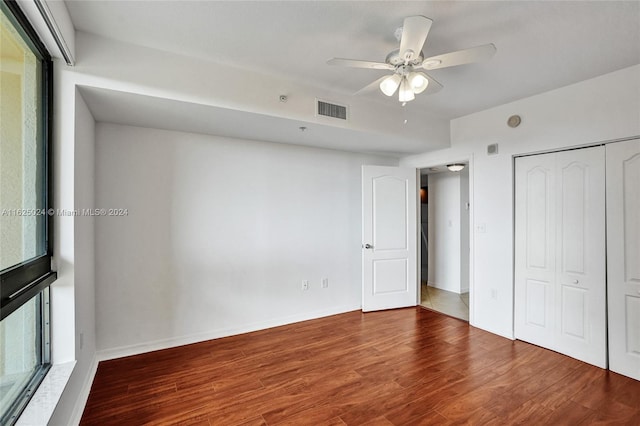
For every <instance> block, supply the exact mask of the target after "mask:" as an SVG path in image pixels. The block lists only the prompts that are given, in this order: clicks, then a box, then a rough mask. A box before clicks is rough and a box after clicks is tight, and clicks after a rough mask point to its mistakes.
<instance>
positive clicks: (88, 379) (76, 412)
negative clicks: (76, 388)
mask: <svg viewBox="0 0 640 426" xmlns="http://www.w3.org/2000/svg"><path fill="white" fill-rule="evenodd" d="M97 371H98V357H97V355H96V354H95V353H94V354H93V359H92V360H91V366H90V367H89V371H88V372H87V375H86V376H85V378H84V384H83V385H82V389H80V393H79V394H78V399H76V403H75V405H74V406H73V411H72V412H71V416H70V418H69V424H70V425H74V426H76V425H79V424H80V420H82V414H83V413H84V409H85V406H86V405H87V400H88V399H89V392H91V385H93V379H94V378H95V377H96V372H97Z"/></svg>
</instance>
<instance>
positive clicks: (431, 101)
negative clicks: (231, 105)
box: [66, 0, 640, 118]
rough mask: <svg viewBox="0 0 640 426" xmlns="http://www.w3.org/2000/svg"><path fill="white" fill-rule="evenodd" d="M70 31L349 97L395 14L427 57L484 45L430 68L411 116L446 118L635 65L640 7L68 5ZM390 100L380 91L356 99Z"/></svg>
mask: <svg viewBox="0 0 640 426" xmlns="http://www.w3.org/2000/svg"><path fill="white" fill-rule="evenodd" d="M66 4H67V7H68V9H69V12H70V15H71V17H72V20H73V23H74V26H75V28H76V29H77V30H80V31H84V32H89V33H94V34H97V35H100V36H104V37H108V38H113V39H117V40H121V41H126V42H128V43H133V44H137V45H141V46H146V47H151V48H156V49H160V50H165V51H171V52H176V53H180V54H183V55H191V56H194V57H199V58H204V59H207V60H211V61H215V62H218V63H224V64H229V65H232V66H234V67H241V68H249V69H253V70H259V71H260V72H263V73H266V74H272V75H278V76H285V77H287V78H289V79H293V80H295V81H306V82H309V83H311V84H314V85H317V86H319V87H327V88H332V89H333V90H339V91H344V92H346V93H353V92H356V91H357V90H359V89H360V88H362V87H364V86H365V85H367V84H368V83H370V82H371V81H373V80H375V79H377V78H378V77H380V76H381V75H384V71H376V70H367V69H348V68H341V67H332V66H329V65H326V61H327V59H329V58H331V57H334V56H335V57H345V58H354V59H365V60H373V61H384V58H385V56H386V55H387V53H388V52H390V51H391V50H393V49H396V48H397V47H398V42H397V41H396V39H395V37H394V35H393V33H394V30H395V29H396V28H397V27H399V26H401V25H402V21H403V19H404V17H406V16H410V15H418V14H419V15H425V16H427V17H430V18H432V19H433V21H434V24H433V26H432V28H431V32H430V34H429V37H428V39H427V42H426V46H425V48H424V54H425V56H432V55H436V54H440V53H446V52H449V51H454V50H459V49H464V48H468V47H472V46H477V45H481V44H485V43H494V44H495V45H496V47H497V49H498V52H497V54H496V56H495V57H494V58H493V59H492V60H491V61H489V62H486V63H482V64H473V65H465V66H461V67H456V68H448V69H442V70H434V71H431V72H430V74H431V75H432V76H433V77H434V78H435V79H436V80H438V81H439V82H441V83H442V84H443V85H444V89H443V90H442V91H441V92H439V93H437V94H434V95H428V96H427V95H422V96H420V95H418V96H417V98H416V100H415V101H413V102H411V104H410V106H411V108H419V109H422V110H424V111H425V113H437V114H438V115H439V116H443V117H445V118H455V117H459V116H463V115H466V114H469V113H473V112H476V111H480V110H483V109H486V108H490V107H493V106H496V105H500V104H504V103H506V102H510V101H513V100H516V99H520V98H524V97H527V96H531V95H534V94H537V93H541V92H544V91H548V90H552V89H555V88H558V87H562V86H566V85H568V84H571V83H575V82H578V81H581V80H585V79H588V78H591V77H595V76H598V75H602V74H605V73H608V72H611V71H615V70H618V69H621V68H624V67H628V66H631V65H635V64H638V63H640V2H638V1H630V2H621V1H604V2H596V1H585V2H578V1H571V2H565V1H534V2H528V1H509V2H506V1H489V2H484V1H408V2H405V1H194V2H192V1H151V0H148V1H69V0H67V2H66ZM358 96H368V97H375V98H378V99H383V100H384V101H385V102H389V103H390V104H394V105H395V104H397V106H398V108H399V107H400V105H399V102H398V101H397V99H395V97H394V98H386V97H384V95H382V94H381V93H380V92H378V91H374V92H372V93H369V94H366V95H358Z"/></svg>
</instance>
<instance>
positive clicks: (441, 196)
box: [428, 172, 460, 293]
mask: <svg viewBox="0 0 640 426" xmlns="http://www.w3.org/2000/svg"><path fill="white" fill-rule="evenodd" d="M428 176H429V180H428V182H429V183H428V185H429V207H428V209H429V235H428V238H429V269H428V272H429V279H428V284H429V286H431V287H436V288H439V289H442V290H447V291H453V292H455V293H460V174H458V173H451V172H443V173H432V174H430V175H428Z"/></svg>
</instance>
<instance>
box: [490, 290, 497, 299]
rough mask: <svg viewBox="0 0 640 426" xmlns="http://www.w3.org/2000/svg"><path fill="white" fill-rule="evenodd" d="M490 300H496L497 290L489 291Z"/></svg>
mask: <svg viewBox="0 0 640 426" xmlns="http://www.w3.org/2000/svg"><path fill="white" fill-rule="evenodd" d="M491 298H492V299H493V300H498V290H496V289H495V288H492V289H491Z"/></svg>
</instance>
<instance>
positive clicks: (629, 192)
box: [607, 140, 640, 380]
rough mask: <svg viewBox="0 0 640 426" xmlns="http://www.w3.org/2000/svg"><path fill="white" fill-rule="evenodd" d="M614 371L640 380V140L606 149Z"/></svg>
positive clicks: (611, 333)
mask: <svg viewBox="0 0 640 426" xmlns="http://www.w3.org/2000/svg"><path fill="white" fill-rule="evenodd" d="M607 274H608V278H607V279H608V302H609V368H610V369H611V370H612V371H615V372H617V373H620V374H624V375H625V376H629V377H633V378H634V379H636V380H640V140H633V141H627V142H618V143H612V144H609V145H607Z"/></svg>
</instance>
